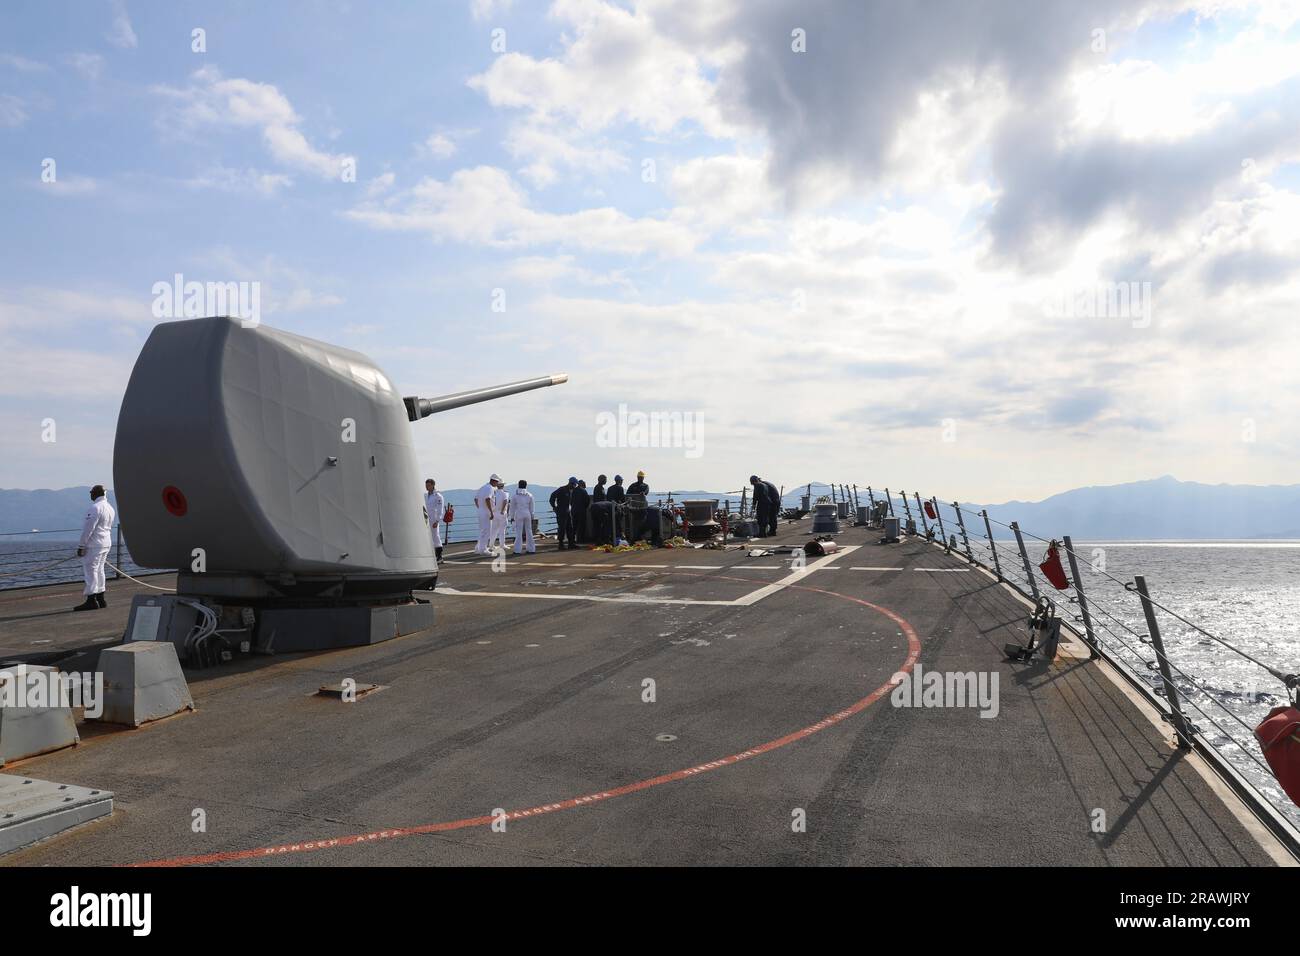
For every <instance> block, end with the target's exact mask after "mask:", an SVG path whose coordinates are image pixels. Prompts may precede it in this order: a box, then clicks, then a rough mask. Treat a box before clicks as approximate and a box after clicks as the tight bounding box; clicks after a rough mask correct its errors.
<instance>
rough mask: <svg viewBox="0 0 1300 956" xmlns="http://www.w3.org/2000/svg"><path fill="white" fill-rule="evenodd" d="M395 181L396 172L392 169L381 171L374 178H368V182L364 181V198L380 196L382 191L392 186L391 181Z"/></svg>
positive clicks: (386, 190)
mask: <svg viewBox="0 0 1300 956" xmlns="http://www.w3.org/2000/svg"><path fill="white" fill-rule="evenodd" d="M396 181H397V174H396V173H394V172H393V171H392V170H389V171H388V172H386V173H381V174H380V175H378V176H376V177H375V178H374V179H372V180H370V182H368V183H366V198H367V199H374V198H376V197H378V196H382V195H383V194H384V193H386V192H388V190H390V189H392V188H393V183H395V182H396Z"/></svg>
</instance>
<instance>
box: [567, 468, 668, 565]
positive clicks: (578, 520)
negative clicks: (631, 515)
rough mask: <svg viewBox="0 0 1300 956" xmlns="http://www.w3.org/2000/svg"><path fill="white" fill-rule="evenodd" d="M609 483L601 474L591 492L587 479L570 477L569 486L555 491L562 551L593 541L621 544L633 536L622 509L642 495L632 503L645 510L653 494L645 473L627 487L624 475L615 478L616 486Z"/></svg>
mask: <svg viewBox="0 0 1300 956" xmlns="http://www.w3.org/2000/svg"><path fill="white" fill-rule="evenodd" d="M608 481H609V479H608V478H606V477H605V476H604V475H598V476H597V478H596V485H595V487H594V488H592V489H591V490H590V491H588V490H587V482H586V481H585V480H584V479H582V478H576V477H570V478H569V480H568V482H567V483H566V484H563V485H561V486H560V487H558V488H556V489H555V490H554V491H553V492H551V498H550V505H551V510H552V511H554V512H555V538H556V540H557V541H558V543H559V550H561V551H563V550H564V549H565V548H570V549H574V548H577V547H578V545H580V544H589V543H592V542H599V543H609V544H617V543H618V541H619V540H626V539H627V538H628V537H629V536H630V534H631V533H632V529H631V528H630V527H629V525H628V523H627V522H626V520H624V519H625V512H624V511H622V510H621V509H622V508H624V507H626V506H627V505H628V496H629V495H639V496H640V497H639V498H634V499H633V502H632V503H633V504H635V505H639V506H640V508H642V509H644V508H645V499H646V496H647V495H649V494H650V486H649V485H648V484H646V480H645V472H644V471H638V472H637V473H636V481H634V482H632V484H630V485H628V486H627V487H626V488H624V487H623V476H622V475H615V476H614V483H613V484H612V485H611V484H607V483H608Z"/></svg>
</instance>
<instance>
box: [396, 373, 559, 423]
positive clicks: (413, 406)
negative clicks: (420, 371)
mask: <svg viewBox="0 0 1300 956" xmlns="http://www.w3.org/2000/svg"><path fill="white" fill-rule="evenodd" d="M568 380H569V376H568V375H567V374H565V373H564V372H560V373H559V374H557V375H541V376H538V377H537V378H526V379H524V380H523V381H521V382H508V383H507V384H505V385H491V386H488V387H487V388H472V389H470V390H469V391H467V392H455V393H454V394H451V395H440V396H438V397H437V398H415V397H414V396H411V397H407V398H404V399H402V401H404V402H405V403H406V414H407V417H408V418H410V420H411V421H413V422H418V421H419V420H420V419H421V418H427V417H428V416H430V415H433V414H434V413H436V412H445V411H447V410H449V409H452V408H460V407H461V406H463V405H476V404H478V403H479V402H490V401H492V400H493V399H496V398H505V397H506V396H507V395H516V394H518V393H519V392H530V391H532V390H533V389H535V388H546V387H548V386H551V385H563V384H564V383H565V382H567V381H568Z"/></svg>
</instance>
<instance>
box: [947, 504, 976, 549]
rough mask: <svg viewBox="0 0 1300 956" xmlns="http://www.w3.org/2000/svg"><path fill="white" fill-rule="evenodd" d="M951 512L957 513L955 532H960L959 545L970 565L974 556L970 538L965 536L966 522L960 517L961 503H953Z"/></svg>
mask: <svg viewBox="0 0 1300 956" xmlns="http://www.w3.org/2000/svg"><path fill="white" fill-rule="evenodd" d="M952 510H953V511H955V512H957V530H959V531H960V532H961V543H962V547H964V548H965V549H966V560H967V561H969V562H970V563H971V564H974V563H975V555H973V554H971V550H970V538H969V537H968V536H967V535H966V521H965V519H963V518H962V516H961V502H959V501H954V502H953V503H952Z"/></svg>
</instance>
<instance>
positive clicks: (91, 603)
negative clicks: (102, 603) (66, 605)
mask: <svg viewBox="0 0 1300 956" xmlns="http://www.w3.org/2000/svg"><path fill="white" fill-rule="evenodd" d="M73 610H74V611H98V610H99V602H98V601H96V600H95V595H93V594H87V595H86V600H84V601H82V602H81V603H80V604H78V605H77V606H76V607H74V608H73Z"/></svg>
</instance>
